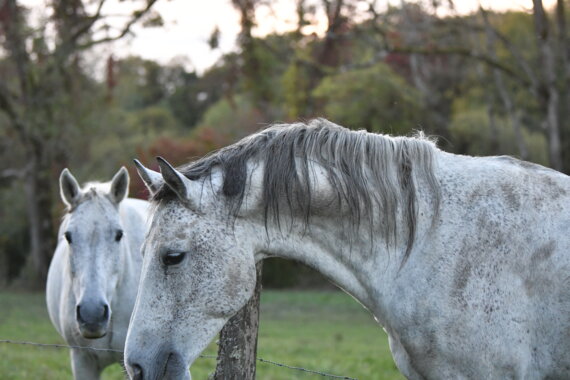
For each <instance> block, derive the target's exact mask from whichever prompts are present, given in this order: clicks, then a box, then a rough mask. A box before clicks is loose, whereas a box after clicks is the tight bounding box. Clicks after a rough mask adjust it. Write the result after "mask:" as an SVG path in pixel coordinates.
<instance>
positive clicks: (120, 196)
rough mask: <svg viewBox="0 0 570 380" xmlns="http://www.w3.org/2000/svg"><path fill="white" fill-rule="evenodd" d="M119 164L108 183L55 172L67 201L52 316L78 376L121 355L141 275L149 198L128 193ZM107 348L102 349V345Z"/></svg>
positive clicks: (50, 283) (93, 375) (53, 275)
mask: <svg viewBox="0 0 570 380" xmlns="http://www.w3.org/2000/svg"><path fill="white" fill-rule="evenodd" d="M128 187H129V174H128V172H127V170H126V169H125V168H124V167H123V168H121V169H120V170H119V171H118V172H117V174H115V176H114V177H113V179H112V180H111V182H109V183H95V182H91V183H87V184H86V185H85V186H84V187H83V188H80V187H79V184H78V183H77V181H76V180H75V178H74V177H73V176H72V175H71V173H70V172H69V170H67V169H64V170H63V172H62V173H61V176H60V192H61V197H62V199H63V202H64V203H65V204H66V206H67V214H66V215H65V217H64V218H63V221H62V223H61V226H60V228H59V232H58V244H57V248H56V250H55V255H54V257H53V260H52V262H51V265H50V268H49V273H48V280H47V291H46V292H47V294H46V296H47V297H46V298H47V306H48V312H49V316H50V318H51V321H52V323H53V325H54V327H55V328H56V330H57V331H58V332H59V334H60V335H61V336H62V337H63V338H64V339H65V341H66V342H67V343H68V344H69V345H71V346H81V347H90V348H94V349H95V350H93V349H78V348H74V349H72V350H71V366H72V370H73V375H74V377H75V379H77V380H91V379H98V378H99V376H100V373H101V371H102V370H103V369H104V368H105V367H107V366H108V365H110V364H112V363H115V362H121V363H122V361H123V354H122V351H123V348H124V345H125V339H126V334H127V328H128V325H129V319H130V317H131V312H132V309H133V305H134V302H135V298H136V294H137V285H138V281H139V275H140V267H141V261H142V258H141V254H140V249H141V245H142V242H143V239H144V235H145V231H146V218H147V213H148V205H149V204H148V202H146V201H142V200H138V199H130V198H127V194H128ZM107 350H108V351H107Z"/></svg>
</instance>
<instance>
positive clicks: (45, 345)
mask: <svg viewBox="0 0 570 380" xmlns="http://www.w3.org/2000/svg"><path fill="white" fill-rule="evenodd" d="M0 343H6V344H19V345H27V346H35V347H43V348H66V349H70V348H73V349H78V350H91V351H105V352H117V353H121V354H122V353H123V351H121V350H113V349H110V348H96V347H88V346H70V345H66V344H53V343H37V342H26V341H16V340H11V339H0ZM200 358H203V359H217V358H218V357H217V356H215V355H200ZM257 361H259V362H261V363H267V364H272V365H274V366H277V367H281V368H287V369H290V370H295V371H300V372H306V373H311V374H313V375H319V376H322V377H328V378H331V379H343V380H358V379H357V378H355V377H349V376H340V375H333V374H330V373H326V372H322V371H316V370H313V369H308V368H303V367H295V366H290V365H287V364H283V363H278V362H274V361H272V360H267V359H262V358H257Z"/></svg>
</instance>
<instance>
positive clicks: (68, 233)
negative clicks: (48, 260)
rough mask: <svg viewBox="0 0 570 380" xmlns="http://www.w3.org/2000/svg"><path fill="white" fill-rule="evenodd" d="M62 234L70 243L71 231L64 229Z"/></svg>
mask: <svg viewBox="0 0 570 380" xmlns="http://www.w3.org/2000/svg"><path fill="white" fill-rule="evenodd" d="M63 236H65V240H67V242H68V243H69V244H71V232H69V231H66V232H65V233H64V234H63Z"/></svg>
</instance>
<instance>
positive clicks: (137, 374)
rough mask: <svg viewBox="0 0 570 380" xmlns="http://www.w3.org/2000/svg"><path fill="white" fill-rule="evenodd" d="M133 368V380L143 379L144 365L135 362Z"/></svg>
mask: <svg viewBox="0 0 570 380" xmlns="http://www.w3.org/2000/svg"><path fill="white" fill-rule="evenodd" d="M131 368H132V369H133V378H132V380H142V378H143V370H142V367H141V366H140V365H138V364H133V365H132V366H131Z"/></svg>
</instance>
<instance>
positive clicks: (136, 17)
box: [78, 0, 158, 50]
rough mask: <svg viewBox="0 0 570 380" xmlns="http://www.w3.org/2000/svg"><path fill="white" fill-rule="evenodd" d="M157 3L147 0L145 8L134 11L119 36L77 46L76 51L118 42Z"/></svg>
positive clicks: (153, 0)
mask: <svg viewBox="0 0 570 380" xmlns="http://www.w3.org/2000/svg"><path fill="white" fill-rule="evenodd" d="M157 1H158V0H147V4H146V6H145V7H144V8H143V9H141V10H139V11H135V12H134V14H133V18H132V19H131V20H130V21H129V22H128V23H127V24H126V25H125V27H124V28H123V30H122V31H121V32H120V33H119V34H117V35H116V36H112V37H105V38H101V39H98V40H93V41H89V42H87V43H85V44H82V45H78V49H79V50H85V49H89V48H91V47H93V46H95V45H99V44H102V43H106V42H113V41H117V40H120V39H121V38H123V37H125V36H126V35H127V34H128V33H129V32H130V31H131V28H132V27H133V25H134V24H136V23H137V22H138V21H139V20H140V19H141V18H142V17H143V16H144V15H146V14H147V13H148V12H149V11H150V9H151V8H152V6H153V5H154V4H155V3H156V2H157Z"/></svg>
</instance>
